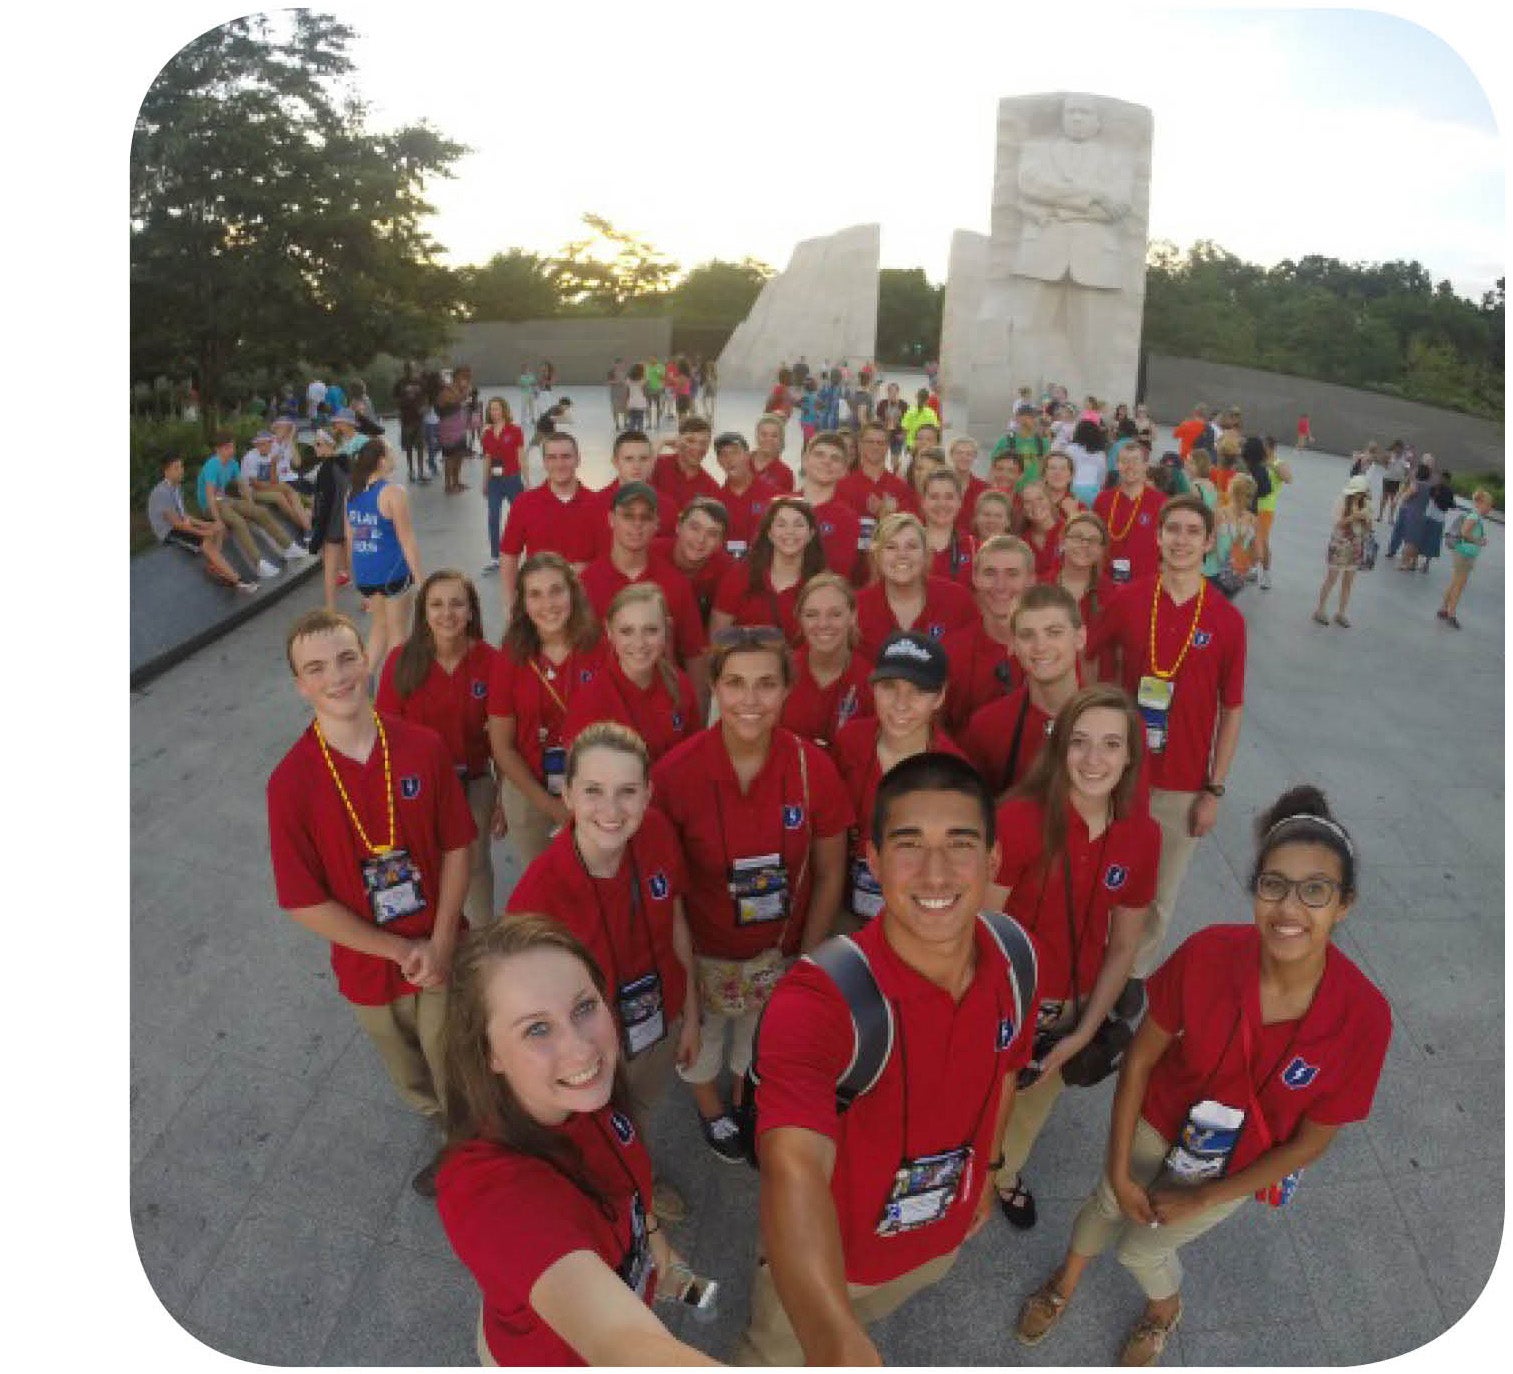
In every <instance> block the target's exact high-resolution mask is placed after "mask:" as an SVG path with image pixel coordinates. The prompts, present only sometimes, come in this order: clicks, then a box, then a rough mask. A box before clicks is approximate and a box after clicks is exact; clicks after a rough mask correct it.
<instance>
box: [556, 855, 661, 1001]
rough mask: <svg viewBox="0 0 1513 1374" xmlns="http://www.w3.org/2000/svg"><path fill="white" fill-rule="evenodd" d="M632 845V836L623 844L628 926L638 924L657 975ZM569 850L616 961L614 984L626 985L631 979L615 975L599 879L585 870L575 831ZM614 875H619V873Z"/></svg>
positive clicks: (612, 939)
mask: <svg viewBox="0 0 1513 1374" xmlns="http://www.w3.org/2000/svg"><path fill="white" fill-rule="evenodd" d="M635 842H636V841H635V837H634V836H632V837H631V839H630V842H629V844H627V845H626V855H625V857H626V858H628V859H629V860H630V911H631V917H632V920H631V925H632V926H634V925H637V924H639V925H640V927H641V933H642V934H643V935H644V936H645V937H646V954H647V957H648V959H650V961H651V967H650V969H649V972H651V973H657V972H659V970H658V968H657V947H656V945H655V943H653V941H652V938H651V922H650V921H649V920H648V919H647V917H646V911H645V908H644V907H643V906H642V905H641V865H640V864H638V863H637V862H636V854H635V849H634V847H633V846H634V845H635ZM572 848H573V854H574V856H575V857H576V858H577V860H578V866H579V867H580V868H581V869H582V870H583V876H584V877H585V878H587V879H588V886H589V891H591V892H592V893H593V894H594V906H595V908H596V909H597V910H598V912H599V928H600V929H601V930H602V931H603V932H604V943H605V944H607V945H608V946H609V952H610V955H611V957H612V958H613V959H614V961H615V965H616V968H615V973H616V975H617V976H616V977H615V979H614V982H615V984H616V986H617V987H618V986H620V985H622V984H624V983H626V982H629V981H630V980H629V979H628V978H625V977H620V976H618V975H619V973H620V967H619V966H620V951H619V950H617V949H616V948H615V937H614V934H613V928H612V927H611V925H610V921H609V912H607V911H606V910H605V909H604V898H603V897H602V896H600V894H599V879H597V878H595V877H594V875H593V874H592V873H590V872H589V871H588V864H587V863H586V862H585V861H584V858H583V853H582V851H581V850H580V849H579V848H578V836H577V834H576V832H575V833H574V835H573V837H572ZM622 866H623V864H622ZM615 876H616V877H618V876H619V872H618V870H617V872H616V874H615Z"/></svg>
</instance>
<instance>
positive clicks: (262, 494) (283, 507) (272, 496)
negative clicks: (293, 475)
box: [251, 488, 297, 544]
mask: <svg viewBox="0 0 1513 1374" xmlns="http://www.w3.org/2000/svg"><path fill="white" fill-rule="evenodd" d="M285 490H288V488H285ZM251 499H252V500H254V501H256V502H257V503H258V505H260V506H266V507H267V508H268V509H269V510H271V511H273V512H274V514H275V515H277V516H278V517H280V519H281V521H282V520H287V521H289V523H290V524H296V523H297V522H296V521H295V519H294V516H293V515H292V514H291V513H290V511H289V503H288V502H287V501H285V500H284V498H283V497H282V496H280V495H279V493H278V492H276V491H254V492H253V493H252V497H251ZM284 542H285V544H287V543H288V539H287V538H286V539H285V541H284Z"/></svg>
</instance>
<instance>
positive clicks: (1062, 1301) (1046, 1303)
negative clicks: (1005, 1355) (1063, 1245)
mask: <svg viewBox="0 0 1513 1374" xmlns="http://www.w3.org/2000/svg"><path fill="white" fill-rule="evenodd" d="M1068 1301H1069V1299H1067V1298H1064V1297H1062V1295H1061V1294H1060V1293H1058V1292H1057V1291H1056V1279H1055V1276H1054V1275H1053V1276H1052V1277H1051V1278H1048V1279H1047V1280H1046V1281H1045V1282H1044V1283H1043V1284H1041V1285H1040V1287H1039V1288H1037V1289H1036V1290H1035V1291H1034V1292H1033V1293H1031V1294H1030V1296H1029V1297H1027V1298H1026V1299H1025V1300H1024V1306H1023V1307H1021V1308H1020V1309H1019V1320H1018V1321H1017V1322H1016V1323H1015V1324H1014V1335H1015V1336H1016V1337H1017V1338H1018V1340H1019V1343H1020V1344H1021V1345H1039V1344H1040V1342H1041V1341H1043V1340H1044V1339H1045V1338H1046V1337H1047V1336H1049V1335H1050V1334H1051V1331H1052V1330H1053V1329H1054V1328H1055V1325H1056V1323H1057V1322H1059V1321H1060V1320H1061V1314H1062V1313H1063V1312H1065V1311H1066V1305H1067V1302H1068Z"/></svg>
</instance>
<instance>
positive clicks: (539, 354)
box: [437, 317, 672, 387]
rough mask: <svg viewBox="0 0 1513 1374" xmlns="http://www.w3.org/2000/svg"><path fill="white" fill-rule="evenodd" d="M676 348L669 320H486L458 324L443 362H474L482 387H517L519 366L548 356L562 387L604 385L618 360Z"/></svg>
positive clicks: (659, 355) (658, 355) (662, 355)
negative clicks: (516, 380)
mask: <svg viewBox="0 0 1513 1374" xmlns="http://www.w3.org/2000/svg"><path fill="white" fill-rule="evenodd" d="M671 352H672V321H671V320H670V319H667V318H655V319H653V318H648V319H627V318H618V317H611V318H596V319H562V320H484V321H479V322H476V323H472V324H463V325H459V326H458V327H457V332H456V333H455V334H454V335H453V336H452V339H451V342H450V344H449V346H448V348H447V350H446V353H445V354H444V356H443V357H442V358H440V359H439V360H437V361H439V362H440V363H442V364H443V365H445V366H450V365H452V364H454V363H463V362H465V363H470V364H471V365H472V368H473V377H474V379H475V380H476V381H477V382H478V384H479V385H480V386H483V387H489V386H508V385H513V384H514V381H515V378H516V377H518V376H519V375H520V364H521V363H523V362H526V361H527V360H529V361H530V362H532V363H535V364H537V365H539V364H540V363H541V361H542V359H548V360H549V361H550V362H551V363H552V365H553V366H554V367H556V369H557V384H558V385H559V386H603V385H605V374H606V373H608V371H609V366H610V364H611V363H612V362H614V360H615V359H616V358H624V359H625V360H626V361H627V362H631V361H634V360H637V359H641V360H644V359H647V358H666V357H667V356H668V355H669V354H671Z"/></svg>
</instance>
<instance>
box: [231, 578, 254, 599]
mask: <svg viewBox="0 0 1513 1374" xmlns="http://www.w3.org/2000/svg"><path fill="white" fill-rule="evenodd" d="M236 589H237V591H239V592H246V593H247V595H248V596H251V595H252V593H253V592H255V591H256V590H257V589H258V583H256V582H248V581H245V580H243V581H241V582H238V583H237V584H236Z"/></svg>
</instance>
